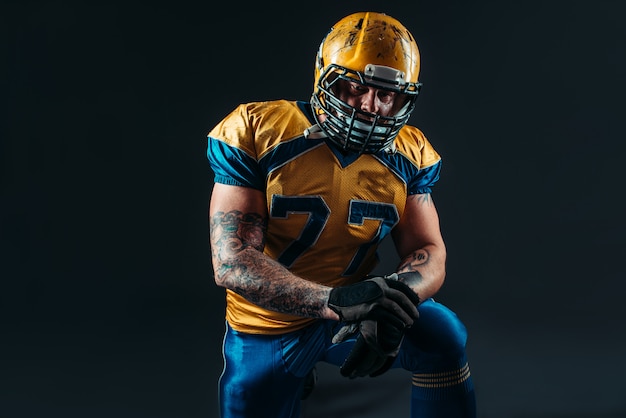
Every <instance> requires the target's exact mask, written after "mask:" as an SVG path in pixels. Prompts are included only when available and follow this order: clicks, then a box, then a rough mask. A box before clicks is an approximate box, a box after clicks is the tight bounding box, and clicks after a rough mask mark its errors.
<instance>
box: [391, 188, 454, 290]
mask: <svg viewBox="0 0 626 418" xmlns="http://www.w3.org/2000/svg"><path fill="white" fill-rule="evenodd" d="M392 236H393V240H394V244H395V246H396V250H397V251H398V254H399V256H400V260H401V261H400V265H399V266H398V268H397V271H396V272H397V273H398V275H399V276H400V280H401V281H403V282H404V283H406V284H407V285H409V286H410V287H411V289H413V290H414V291H415V292H416V293H417V294H418V295H419V297H420V300H422V301H423V300H426V299H428V298H430V297H431V296H433V295H434V294H435V293H437V292H438V291H439V289H440V288H441V286H442V285H443V281H444V279H445V275H446V266H445V264H446V247H445V243H444V241H443V237H442V236H441V230H440V229H439V215H438V214H437V209H436V208H435V204H434V203H433V200H432V198H431V196H430V194H417V195H411V196H409V198H408V199H407V205H406V208H405V211H404V214H403V216H402V219H400V223H399V224H398V225H397V226H396V227H395V228H394V230H393V232H392Z"/></svg>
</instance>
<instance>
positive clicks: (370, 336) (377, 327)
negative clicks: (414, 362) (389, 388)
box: [333, 319, 406, 379]
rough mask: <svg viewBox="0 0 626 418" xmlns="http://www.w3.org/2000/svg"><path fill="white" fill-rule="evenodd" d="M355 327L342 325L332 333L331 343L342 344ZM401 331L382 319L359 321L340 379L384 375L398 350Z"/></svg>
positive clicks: (400, 328) (402, 331)
mask: <svg viewBox="0 0 626 418" xmlns="http://www.w3.org/2000/svg"><path fill="white" fill-rule="evenodd" d="M356 328H357V327H356V326H355V324H349V325H345V326H344V327H342V328H341V329H340V330H339V332H337V334H335V336H334V337H333V343H338V342H341V341H343V340H344V339H345V338H346V337H347V336H348V335H350V333H351V332H352V333H353V332H354V331H355V330H356ZM405 329H406V328H405V327H397V326H396V323H395V322H394V321H386V320H384V319H379V320H371V319H368V320H364V321H361V322H360V323H359V325H358V331H359V335H358V337H357V340H356V342H355V344H354V346H353V347H352V350H351V351H350V353H349V354H348V357H346V360H345V361H344V363H343V365H342V366H341V368H340V372H341V374H342V376H345V377H349V378H351V379H353V378H355V377H364V376H367V375H369V376H371V377H376V376H380V375H381V374H383V373H385V372H386V371H387V370H389V368H390V367H391V365H392V364H393V362H394V360H395V359H396V356H397V355H398V352H399V351H400V345H401V344H402V341H403V340H404V331H405Z"/></svg>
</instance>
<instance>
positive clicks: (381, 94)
mask: <svg viewBox="0 0 626 418" xmlns="http://www.w3.org/2000/svg"><path fill="white" fill-rule="evenodd" d="M377 95H378V100H380V101H381V103H392V102H393V101H394V100H395V98H396V93H394V92H392V91H385V90H378V92H377Z"/></svg>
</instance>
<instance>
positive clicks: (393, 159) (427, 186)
mask: <svg viewBox="0 0 626 418" xmlns="http://www.w3.org/2000/svg"><path fill="white" fill-rule="evenodd" d="M396 145H397V151H398V152H397V153H396V154H394V155H393V156H390V157H388V158H389V161H390V165H391V166H393V167H394V169H395V170H396V172H397V173H398V175H400V176H401V177H402V178H404V179H405V181H406V184H407V194H410V195H411V194H426V193H431V192H432V189H433V186H434V185H435V183H437V181H438V180H439V174H440V172H441V164H442V163H441V156H440V155H439V153H437V151H436V150H435V148H434V147H433V146H432V144H431V143H430V142H429V141H428V139H426V137H425V136H424V134H423V133H422V131H420V130H419V129H417V128H415V127H413V126H405V127H404V128H403V130H402V131H400V135H399V138H398V140H397V141H396Z"/></svg>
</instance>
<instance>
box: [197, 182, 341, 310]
mask: <svg viewBox="0 0 626 418" xmlns="http://www.w3.org/2000/svg"><path fill="white" fill-rule="evenodd" d="M267 219H268V215H267V209H266V203H265V195H264V194H263V193H262V192H260V191H258V190H254V189H251V188H246V187H238V186H228V185H223V184H219V183H217V184H215V186H214V188H213V192H212V196H211V203H210V205H209V226H210V244H211V260H212V263H213V272H214V276H215V283H216V284H218V285H219V286H222V287H225V288H227V289H230V290H232V291H234V292H236V293H238V294H240V295H241V296H243V297H245V298H246V299H248V300H249V301H251V302H253V303H255V304H257V305H259V306H261V307H263V308H266V309H270V310H273V311H278V312H283V313H289V314H292V315H300V316H307V317H316V318H330V319H339V317H338V316H337V314H336V313H335V312H333V311H332V310H331V309H330V308H328V306H327V301H328V296H329V293H330V291H331V288H330V287H326V286H323V285H320V284H317V283H313V282H310V281H307V280H304V279H302V278H300V277H297V276H295V275H293V274H292V273H291V272H289V270H287V269H286V268H285V267H284V266H282V265H281V264H280V263H278V262H277V261H275V260H273V259H271V258H270V257H268V256H266V255H265V254H264V253H263V248H264V246H265V232H266V229H267Z"/></svg>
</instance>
